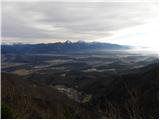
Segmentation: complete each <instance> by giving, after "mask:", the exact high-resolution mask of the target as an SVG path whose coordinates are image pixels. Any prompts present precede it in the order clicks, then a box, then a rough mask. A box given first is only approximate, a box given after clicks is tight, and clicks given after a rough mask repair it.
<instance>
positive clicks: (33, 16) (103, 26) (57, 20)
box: [2, 2, 156, 43]
mask: <svg viewBox="0 0 160 120" xmlns="http://www.w3.org/2000/svg"><path fill="white" fill-rule="evenodd" d="M154 16H156V4H155V2H149V3H148V2H78V3H77V2H3V3H2V38H3V40H4V41H5V39H6V41H9V42H16V40H20V41H21V42H27V43H32V42H33V40H35V42H56V41H63V40H67V39H70V40H95V39H99V38H103V37H109V36H112V35H113V34H114V33H116V31H118V30H121V29H125V28H129V27H132V26H138V25H142V24H145V23H146V22H147V21H148V20H150V19H151V18H153V17H154Z"/></svg>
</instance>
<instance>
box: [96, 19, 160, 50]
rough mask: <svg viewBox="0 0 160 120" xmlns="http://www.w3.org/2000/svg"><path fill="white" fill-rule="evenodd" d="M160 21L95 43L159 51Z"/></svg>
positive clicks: (125, 30) (123, 31) (119, 32)
mask: <svg viewBox="0 0 160 120" xmlns="http://www.w3.org/2000/svg"><path fill="white" fill-rule="evenodd" d="M159 21H160V19H159V17H157V18H156V19H153V20H151V21H150V22H148V23H147V24H145V25H140V26H136V27H132V28H127V29H124V30H120V31H117V32H116V33H114V35H113V36H111V37H107V38H101V39H97V40H95V41H100V42H108V43H115V44H120V45H131V46H137V48H147V49H148V50H153V51H159V50H160V47H159V45H160V44H159V41H160V39H159V38H160V33H159V31H160V22H159Z"/></svg>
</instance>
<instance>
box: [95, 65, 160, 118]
mask: <svg viewBox="0 0 160 120" xmlns="http://www.w3.org/2000/svg"><path fill="white" fill-rule="evenodd" d="M95 89H97V88H95ZM94 96H95V97H94V99H93V104H98V105H99V107H100V108H101V109H102V111H103V110H105V111H106V110H108V109H109V107H111V108H110V110H111V109H113V112H114V114H113V115H112V116H110V117H111V118H113V117H115V116H116V118H158V117H159V66H158V64H151V65H149V66H146V67H144V68H141V69H139V70H137V72H135V71H134V73H129V74H124V75H120V76H117V77H116V78H115V80H114V81H113V82H112V83H111V84H109V85H108V86H106V89H105V90H104V92H103V93H102V92H101V91H100V92H99V94H96V95H94ZM106 117H109V116H108V114H106Z"/></svg>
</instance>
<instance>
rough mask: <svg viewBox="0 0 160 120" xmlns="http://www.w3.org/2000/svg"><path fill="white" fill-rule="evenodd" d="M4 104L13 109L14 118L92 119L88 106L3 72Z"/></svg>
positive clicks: (40, 85) (55, 91)
mask: <svg viewBox="0 0 160 120" xmlns="http://www.w3.org/2000/svg"><path fill="white" fill-rule="evenodd" d="M2 102H3V103H5V104H6V105H8V106H9V107H10V109H11V110H12V111H13V114H14V118H87V116H92V114H91V113H90V112H89V111H88V110H87V109H86V107H85V106H83V105H80V104H79V103H77V102H75V101H73V100H71V99H69V98H68V97H67V96H66V95H65V94H63V93H61V92H59V91H57V90H56V89H54V88H52V87H50V86H46V85H44V84H41V83H38V82H37V83H35V82H32V81H26V80H24V79H23V78H22V77H20V76H17V75H13V74H8V73H2ZM2 118H3V115H2ZM93 118H94V115H93Z"/></svg>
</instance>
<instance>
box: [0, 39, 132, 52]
mask: <svg viewBox="0 0 160 120" xmlns="http://www.w3.org/2000/svg"><path fill="white" fill-rule="evenodd" d="M129 48H131V47H130V46H126V45H118V44H111V43H100V42H85V41H77V42H72V41H70V40H66V41H65V42H57V43H47V44H46V43H39V44H12V45H6V44H2V45H1V52H2V54H3V53H54V52H56V53H59V52H83V51H86V50H87V51H90V50H94V51H99V50H124V49H129Z"/></svg>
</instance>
